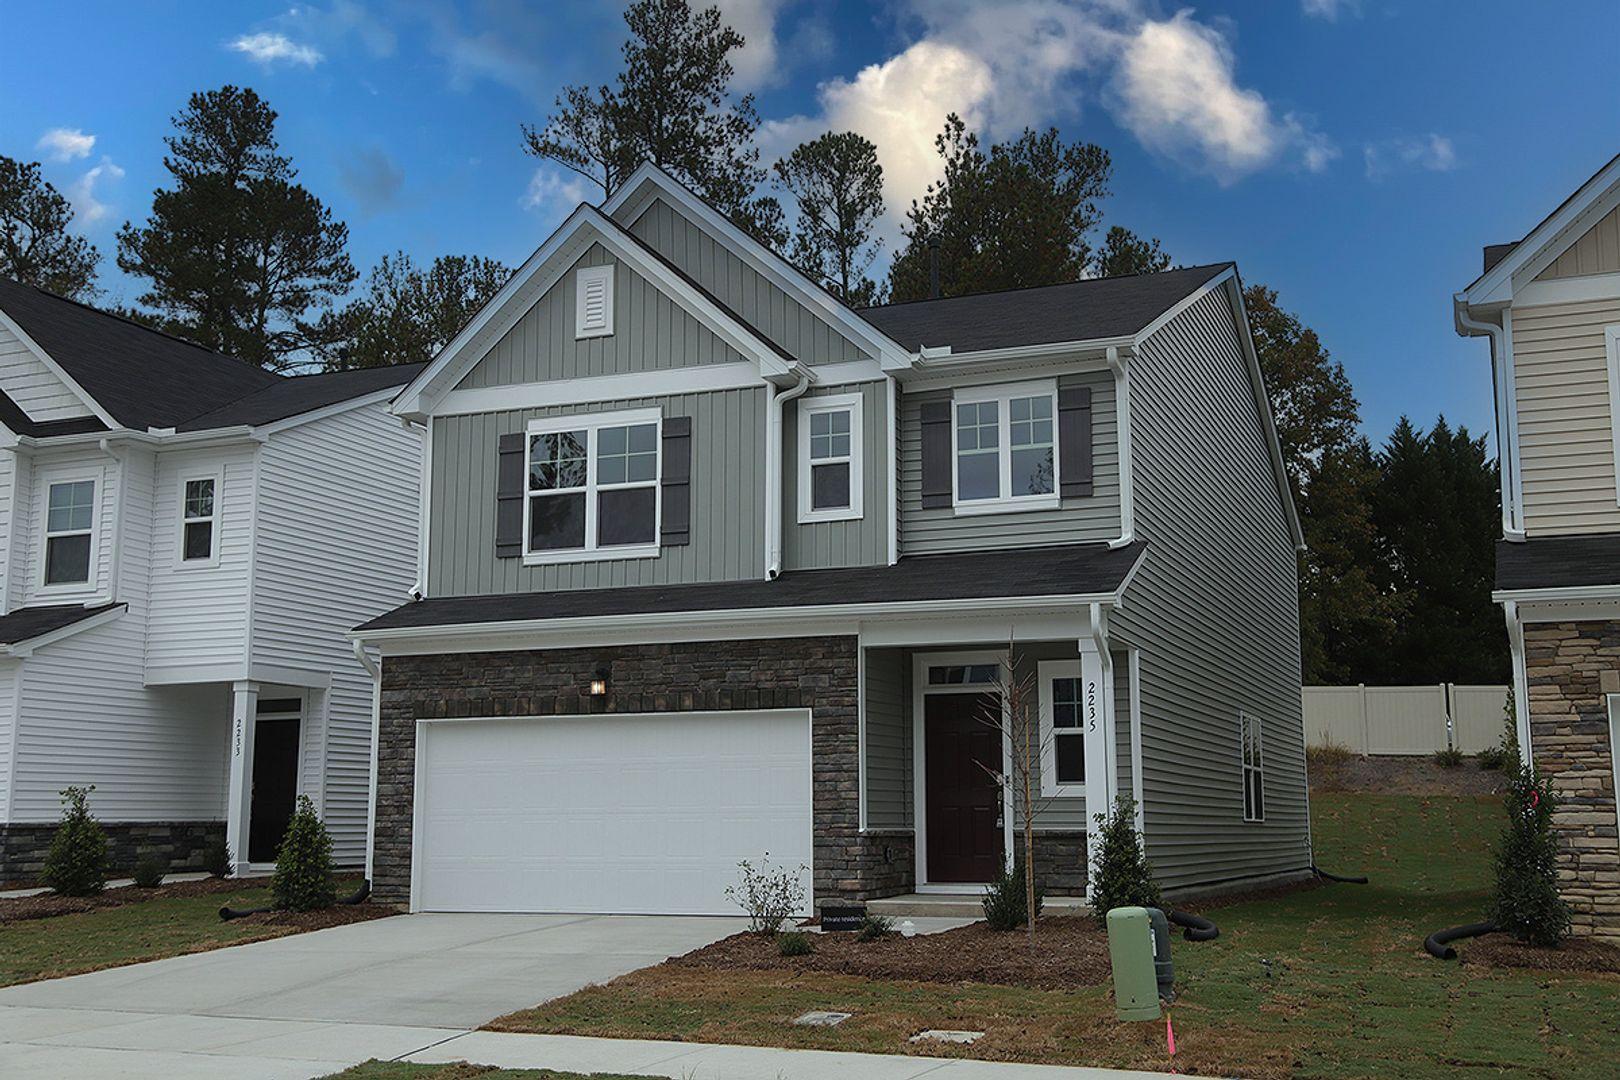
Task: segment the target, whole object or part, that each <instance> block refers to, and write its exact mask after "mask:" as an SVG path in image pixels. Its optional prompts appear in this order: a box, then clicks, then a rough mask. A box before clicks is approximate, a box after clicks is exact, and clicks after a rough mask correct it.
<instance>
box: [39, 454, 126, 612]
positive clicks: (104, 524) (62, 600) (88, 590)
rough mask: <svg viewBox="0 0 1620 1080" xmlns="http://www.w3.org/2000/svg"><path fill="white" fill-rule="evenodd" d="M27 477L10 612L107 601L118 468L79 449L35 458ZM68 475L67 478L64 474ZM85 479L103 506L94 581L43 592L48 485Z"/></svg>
mask: <svg viewBox="0 0 1620 1080" xmlns="http://www.w3.org/2000/svg"><path fill="white" fill-rule="evenodd" d="M131 453H133V452H131ZM28 471H29V473H30V474H31V475H30V477H29V482H28V483H27V484H26V485H24V484H23V483H22V482H21V478H19V483H18V485H17V501H16V502H15V503H14V504H13V505H14V506H15V507H16V508H17V510H18V520H17V528H18V533H19V535H18V537H17V543H16V544H15V545H14V546H13V548H12V551H13V552H14V553H17V554H19V555H20V556H21V557H20V558H19V559H18V564H17V567H16V569H15V570H14V572H13V577H12V587H13V592H12V597H13V599H12V605H11V606H12V607H13V608H14V609H15V608H19V607H22V606H24V605H25V604H67V603H77V602H82V601H84V600H88V599H91V598H94V597H96V596H98V595H99V596H105V595H107V592H108V590H109V588H110V584H109V583H110V581H111V573H112V559H113V542H112V535H113V521H114V519H115V517H116V516H117V513H118V499H119V497H120V492H119V489H120V487H121V486H122V485H121V482H120V481H121V477H120V476H119V467H118V463H117V462H115V461H114V460H113V459H112V458H111V457H109V456H107V455H106V454H103V453H101V452H100V451H99V450H96V449H94V448H90V449H82V450H80V449H76V450H73V451H70V452H67V453H62V454H58V455H52V456H50V457H38V458H35V459H34V461H33V463H32V467H31V468H29V469H28ZM64 471H65V473H66V474H67V475H64V474H63V473H64ZM85 478H93V479H95V481H96V487H97V489H98V491H97V497H98V500H99V501H98V504H97V507H98V510H97V515H98V516H97V518H96V523H95V528H96V543H95V564H94V566H92V567H91V572H90V581H89V582H88V583H87V584H85V585H83V586H74V587H71V588H52V589H50V590H44V589H43V585H44V580H45V568H44V563H43V559H44V539H45V538H44V535H43V534H42V532H41V529H42V525H43V522H44V519H45V499H46V498H47V496H48V493H49V491H50V485H51V484H53V483H58V482H61V481H65V480H72V479H85ZM148 505H149V504H147V503H140V504H139V505H138V506H132V507H131V514H130V517H131V518H135V517H138V516H139V515H141V514H144V513H146V512H147V507H148ZM24 508H26V513H27V519H26V520H24V519H23V517H22V513H23V510H24Z"/></svg>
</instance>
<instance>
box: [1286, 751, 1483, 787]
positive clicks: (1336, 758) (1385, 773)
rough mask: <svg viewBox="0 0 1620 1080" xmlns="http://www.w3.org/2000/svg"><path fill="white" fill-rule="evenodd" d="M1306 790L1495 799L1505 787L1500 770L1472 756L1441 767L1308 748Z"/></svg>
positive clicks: (1422, 759) (1420, 760)
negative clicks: (1484, 766)
mask: <svg viewBox="0 0 1620 1080" xmlns="http://www.w3.org/2000/svg"><path fill="white" fill-rule="evenodd" d="M1307 764H1308V767H1309V770H1310V778H1311V790H1312V791H1345V792H1358V793H1365V794H1372V795H1496V794H1499V793H1501V792H1502V791H1503V790H1504V789H1505V787H1506V779H1505V778H1504V777H1503V775H1502V773H1501V770H1492V769H1481V768H1480V767H1479V762H1478V761H1476V760H1475V759H1474V758H1471V757H1469V758H1463V761H1462V764H1461V765H1458V766H1456V767H1455V768H1450V769H1447V768H1444V767H1442V766H1440V765H1438V764H1436V762H1435V760H1434V758H1432V757H1426V756H1417V755H1413V756H1392V755H1380V756H1374V757H1362V756H1360V755H1359V754H1352V753H1350V752H1349V751H1346V750H1343V749H1342V748H1340V749H1339V750H1337V751H1335V750H1331V749H1330V750H1324V749H1322V748H1320V747H1312V748H1311V749H1310V750H1309V751H1308V754H1307Z"/></svg>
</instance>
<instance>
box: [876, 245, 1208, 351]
mask: <svg viewBox="0 0 1620 1080" xmlns="http://www.w3.org/2000/svg"><path fill="white" fill-rule="evenodd" d="M1231 265H1232V264H1231V263H1229V262H1228V263H1215V264H1213V265H1210V266H1189V267H1187V268H1185V269H1182V270H1165V271H1163V272H1161V273H1157V274H1137V275H1134V276H1131V277H1114V278H1093V279H1091V280H1088V281H1071V282H1068V283H1067V284H1063V285H1042V286H1039V287H1036V288H1032V289H1013V290H1010V291H1007V292H993V293H976V294H972V295H969V296H949V297H944V298H942V299H939V300H913V301H910V302H909V303H904V304H889V305H886V306H884V307H871V308H861V309H859V314H860V316H861V317H862V318H863V319H865V320H866V321H867V322H869V323H871V324H872V325H873V326H875V327H877V328H878V329H879V330H881V331H883V332H884V333H885V334H887V335H889V336H890V337H891V338H893V339H894V340H895V341H896V342H898V343H899V344H900V345H901V346H902V347H904V348H906V349H909V350H912V351H915V350H917V349H920V348H922V347H923V346H925V345H927V346H930V347H939V346H942V345H949V346H950V347H951V349H952V350H954V351H955V352H976V351H978V350H980V349H1003V348H1008V347H1011V346H1019V345H1049V344H1054V343H1057V342H1064V341H1092V340H1095V339H1097V338H1111V337H1124V336H1126V335H1128V334H1134V333H1136V332H1137V331H1139V330H1141V329H1143V328H1144V327H1146V326H1147V325H1148V324H1149V323H1151V322H1152V321H1153V320H1154V319H1156V318H1158V317H1159V316H1160V315H1163V314H1164V313H1165V312H1166V311H1169V310H1170V309H1171V308H1172V307H1174V306H1175V305H1176V303H1177V301H1179V300H1182V299H1185V298H1186V297H1187V296H1189V295H1190V294H1192V293H1193V292H1195V291H1197V290H1198V289H1199V288H1200V287H1202V286H1203V285H1204V284H1205V283H1207V282H1208V281H1209V280H1210V279H1211V278H1213V277H1215V276H1216V275H1218V274H1220V273H1222V272H1223V271H1225V270H1227V269H1228V268H1229V267H1231Z"/></svg>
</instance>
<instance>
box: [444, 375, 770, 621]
mask: <svg viewBox="0 0 1620 1080" xmlns="http://www.w3.org/2000/svg"><path fill="white" fill-rule="evenodd" d="M648 407H656V408H658V409H661V410H662V412H663V415H664V416H666V417H671V416H689V417H691V418H692V489H691V490H692V495H691V497H692V533H691V543H689V544H685V545H681V546H676V547H665V548H662V549H661V550H660V552H659V554H658V556H657V557H656V558H644V559H603V560H599V561H595V562H577V563H575V562H570V563H550V564H546V565H540V566H524V565H523V560H522V559H520V558H510V559H500V558H496V556H495V480H496V453H497V448H498V446H499V441H500V437H501V436H502V435H504V434H507V433H509V432H522V431H524V430H525V429H526V428H527V426H528V423H529V421H530V420H534V419H538V418H540V417H551V416H569V415H575V414H587V413H596V412H615V411H618V410H622V409H639V408H648ZM432 423H433V436H432V445H433V455H432V456H433V463H432V477H431V481H430V482H431V484H432V490H431V498H430V499H429V507H428V528H429V533H428V537H429V545H428V546H429V559H428V594H429V595H430V596H473V595H483V594H488V593H520V592H545V591H550V590H553V589H594V588H613V587H618V586H624V585H673V584H678V583H684V582H703V581H741V580H751V579H756V578H761V577H763V576H764V574H765V557H764V548H765V513H764V507H765V464H764V461H765V389H764V384H763V383H762V384H761V385H760V386H759V387H750V388H748V389H741V390H720V391H707V392H703V393H695V394H672V395H666V396H661V397H651V398H635V399H629V400H624V401H604V402H595V403H592V404H588V405H570V406H556V407H546V408H537V409H514V410H504V411H500V412H491V413H478V414H474V415H469V416H441V417H435V418H434V419H433V421H432Z"/></svg>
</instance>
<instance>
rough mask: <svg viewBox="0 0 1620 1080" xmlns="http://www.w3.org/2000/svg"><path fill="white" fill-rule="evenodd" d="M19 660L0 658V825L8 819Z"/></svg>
mask: <svg viewBox="0 0 1620 1080" xmlns="http://www.w3.org/2000/svg"><path fill="white" fill-rule="evenodd" d="M21 670H22V661H20V660H0V825H3V824H5V823H6V822H7V821H10V820H11V818H10V816H9V815H10V806H11V740H12V737H13V736H14V735H15V733H16V730H17V729H16V720H17V711H16V710H17V676H18V674H19V673H20V672H21Z"/></svg>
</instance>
